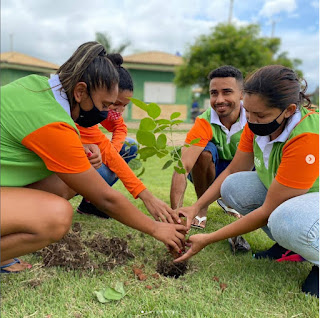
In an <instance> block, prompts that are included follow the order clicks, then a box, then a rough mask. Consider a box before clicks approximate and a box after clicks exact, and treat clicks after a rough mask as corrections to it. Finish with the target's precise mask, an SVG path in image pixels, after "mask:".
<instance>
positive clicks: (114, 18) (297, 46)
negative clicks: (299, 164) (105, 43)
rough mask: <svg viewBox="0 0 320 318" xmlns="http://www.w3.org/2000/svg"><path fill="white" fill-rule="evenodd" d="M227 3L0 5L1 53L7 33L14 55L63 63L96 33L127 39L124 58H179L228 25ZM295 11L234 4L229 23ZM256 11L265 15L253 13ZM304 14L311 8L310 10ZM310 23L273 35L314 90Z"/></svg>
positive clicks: (93, 0) (285, 4) (19, 0)
mask: <svg viewBox="0 0 320 318" xmlns="http://www.w3.org/2000/svg"><path fill="white" fill-rule="evenodd" d="M240 2H241V6H240ZM314 2H317V1H314ZM75 3H76V4H75ZM229 4H230V1H229V0H197V1H194V0H171V1H166V2H164V1H163V0H149V1H139V0H109V1H105V0H90V5H88V2H87V1H86V0H77V1H76V2H74V1H66V0H55V1H52V0H41V1H39V0H28V1H25V0H2V1H1V26H2V28H1V51H8V50H10V40H9V39H10V38H9V34H10V33H13V39H14V50H16V51H19V52H21V53H24V54H29V55H31V56H34V57H37V58H41V59H43V60H47V61H49V62H52V63H56V64H62V63H63V62H64V61H65V60H66V59H67V58H69V56H70V55H71V54H72V53H73V52H74V50H75V49H76V48H77V47H78V46H79V45H80V44H82V43H83V42H86V41H90V40H93V39H94V38H95V32H97V31H100V32H107V33H108V34H109V35H110V36H111V38H112V42H113V46H118V45H119V44H121V43H123V42H124V41H126V40H130V41H131V45H130V47H129V48H128V49H127V50H126V51H125V52H124V55H127V54H131V53H135V52H137V51H149V50H160V51H164V52H168V53H173V54H174V53H176V51H179V52H180V53H182V54H183V53H184V52H185V50H186V47H187V45H188V44H193V43H194V41H195V39H196V38H197V37H198V36H199V35H201V34H208V33H209V32H210V29H211V28H212V27H214V26H215V25H217V23H220V22H227V20H228V16H229ZM310 5H311V3H310ZM240 7H241V8H240ZM296 7H297V3H296V1H294V0H269V1H264V0H246V1H243V0H236V1H234V12H233V20H232V21H233V23H235V24H236V25H238V26H243V25H246V24H248V23H252V22H255V23H257V22H259V17H260V18H261V19H262V20H263V18H264V17H266V16H267V17H270V16H271V15H273V14H278V13H281V12H287V13H289V14H291V15H292V14H295V13H296V12H299V11H298V10H296V12H295V9H296ZM260 8H262V9H261V10H260V14H263V15H264V16H261V15H259V14H258V13H259V9H260ZM309 10H314V9H311V7H310V6H309ZM283 19H284V18H283ZM310 22H312V23H309V24H308V25H307V26H306V25H305V24H303V25H304V26H303V29H301V31H300V32H299V31H292V30H291V26H290V25H286V26H285V29H281V30H280V29H279V30H278V25H277V27H276V36H280V37H281V40H282V49H281V51H288V52H289V56H290V57H291V58H300V59H302V60H303V61H304V62H303V65H302V70H303V71H304V74H305V76H306V78H307V80H308V82H309V83H310V86H316V85H317V83H318V76H319V74H318V73H319V72H318V59H319V53H318V45H316V44H318V43H319V42H318V38H317V37H318V25H317V23H316V22H315V21H310ZM265 23H266V22H265V21H264V27H265V26H266V24H265ZM283 25H284V24H283ZM279 27H280V24H279ZM269 28H270V27H269ZM312 83H314V84H312Z"/></svg>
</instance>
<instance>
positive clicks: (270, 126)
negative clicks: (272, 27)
mask: <svg viewBox="0 0 320 318" xmlns="http://www.w3.org/2000/svg"><path fill="white" fill-rule="evenodd" d="M305 89H306V88H305ZM305 89H304V90H303V91H301V84H300V82H299V80H298V78H297V75H296V74H295V73H294V71H292V70H291V69H288V68H286V67H284V66H281V65H270V66H265V67H263V68H261V69H259V70H257V71H256V72H255V73H253V74H252V75H251V76H249V77H248V78H247V79H246V81H245V84H244V100H243V104H244V108H245V110H246V113H247V120H248V123H247V125H246V126H245V128H244V131H243V133H242V135H241V139H240V143H239V146H238V150H237V153H236V155H235V157H234V159H233V160H232V162H231V164H230V165H229V166H228V168H227V169H226V170H225V171H224V172H223V173H222V174H221V175H220V176H219V178H217V179H216V181H215V182H214V183H213V184H212V185H211V187H210V188H209V189H208V190H207V191H206V192H205V193H204V194H203V196H202V197H201V198H199V200H198V201H197V202H196V203H195V204H194V205H192V206H191V207H188V208H183V209H182V210H181V212H183V213H184V214H186V215H187V216H188V223H189V224H190V223H191V220H192V219H193V218H194V217H195V216H196V215H197V213H198V211H200V210H201V209H202V208H205V207H207V206H208V205H209V204H210V203H212V202H214V201H215V200H217V199H218V198H219V197H220V194H221V197H222V198H223V200H224V202H226V203H227V204H228V205H229V206H231V207H232V208H234V209H236V210H237V211H239V212H240V213H242V214H243V215H245V216H244V217H243V218H241V219H240V220H237V221H236V222H234V223H232V224H229V225H227V226H225V227H223V228H221V229H220V230H218V231H216V232H213V233H210V234H199V235H193V236H191V237H190V238H189V242H190V244H191V248H190V249H189V250H188V252H187V253H186V254H185V255H183V256H182V257H180V258H179V259H177V260H176V261H181V260H184V259H187V258H189V257H191V256H192V255H194V254H196V253H198V252H199V251H200V250H201V249H202V248H204V247H205V246H206V245H208V244H210V243H214V242H217V241H220V240H223V239H226V238H229V237H233V236H237V235H240V234H244V233H248V232H250V231H253V230H256V229H258V228H262V229H263V230H264V231H265V232H266V233H267V235H268V236H269V237H270V238H271V239H272V240H274V241H275V242H276V244H275V245H274V246H273V247H272V248H271V249H270V250H268V251H265V252H262V253H259V254H258V255H256V258H261V257H269V258H271V259H278V258H280V257H281V256H282V255H283V254H287V252H288V251H293V252H295V253H297V254H298V255H301V256H302V257H303V258H304V259H306V260H307V261H309V262H311V263H312V264H314V266H313V267H312V270H311V272H310V274H309V276H308V277H307V279H306V281H305V282H304V284H303V286H302V290H303V291H304V292H306V293H310V294H312V295H315V296H317V297H319V115H318V113H314V112H310V111H308V110H307V109H306V108H305V107H302V106H300V105H302V103H303V102H304V100H305V99H307V98H306V96H305V94H304V91H305ZM308 102H309V103H308V105H309V104H310V101H309V100H308ZM253 166H255V168H256V171H251V170H252V168H253Z"/></svg>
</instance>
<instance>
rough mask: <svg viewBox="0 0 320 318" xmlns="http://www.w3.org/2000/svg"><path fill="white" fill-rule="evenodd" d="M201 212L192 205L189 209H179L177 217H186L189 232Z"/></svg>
mask: <svg viewBox="0 0 320 318" xmlns="http://www.w3.org/2000/svg"><path fill="white" fill-rule="evenodd" d="M199 211H200V209H199V208H198V207H197V206H195V205H191V206H188V207H182V208H180V209H177V215H178V216H184V217H186V219H187V224H186V226H187V228H188V230H189V229H190V227H191V223H192V220H193V219H194V218H195V216H196V215H198V213H199Z"/></svg>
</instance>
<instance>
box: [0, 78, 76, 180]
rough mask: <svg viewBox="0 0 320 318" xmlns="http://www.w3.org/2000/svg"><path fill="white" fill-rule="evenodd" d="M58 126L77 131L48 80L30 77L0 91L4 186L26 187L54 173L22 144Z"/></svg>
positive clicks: (0, 145)
mask: <svg viewBox="0 0 320 318" xmlns="http://www.w3.org/2000/svg"><path fill="white" fill-rule="evenodd" d="M55 122H57V123H58V122H59V123H61V122H62V123H66V124H67V125H69V126H71V127H72V129H74V130H75V132H77V131H78V130H77V128H76V126H75V124H74V122H73V120H72V118H71V117H70V114H68V112H67V111H66V110H65V109H63V107H62V106H61V105H60V104H59V103H58V102H57V100H56V99H55V97H54V95H53V92H52V90H51V88H50V85H49V83H48V78H46V77H42V76H38V75H30V76H26V77H23V78H20V79H18V80H16V81H14V82H12V83H10V84H8V85H5V86H2V87H1V122H0V124H1V125H0V129H1V141H0V150H1V154H0V160H1V186H24V185H27V184H30V183H33V182H36V181H39V180H42V179H44V178H45V177H47V176H49V175H50V174H52V173H53V172H52V171H49V170H48V169H47V167H46V165H45V163H44V161H43V160H42V159H41V158H40V157H39V156H38V155H37V154H36V153H35V152H33V151H31V150H30V149H28V148H27V147H25V146H24V145H23V144H22V142H23V140H24V138H26V137H27V136H28V135H29V134H31V133H33V132H35V131H36V130H37V129H39V128H41V127H43V126H46V125H48V124H51V123H55Z"/></svg>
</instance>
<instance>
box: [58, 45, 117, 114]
mask: <svg viewBox="0 0 320 318" xmlns="http://www.w3.org/2000/svg"><path fill="white" fill-rule="evenodd" d="M56 74H58V75H59V79H60V81H61V84H62V87H63V89H64V90H65V92H66V94H67V97H68V100H69V103H70V107H71V110H72V109H73V108H74V106H75V100H74V97H73V91H74V88H75V86H76V84H77V83H78V82H85V83H86V84H87V88H88V92H89V93H91V91H92V90H95V89H97V88H106V89H107V90H108V91H109V90H110V89H112V88H113V87H114V86H115V85H118V83H119V75H118V72H117V70H116V69H115V67H114V65H113V63H112V62H111V61H110V60H109V59H108V57H107V56H106V51H105V49H104V47H103V46H102V45H101V44H100V43H98V42H94V41H93V42H86V43H84V44H82V45H80V46H79V47H78V48H77V50H76V51H75V52H74V53H73V55H72V56H71V57H70V58H69V59H68V60H67V61H66V62H65V63H64V64H63V65H61V66H60V68H59V69H58V70H57V73H56Z"/></svg>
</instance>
